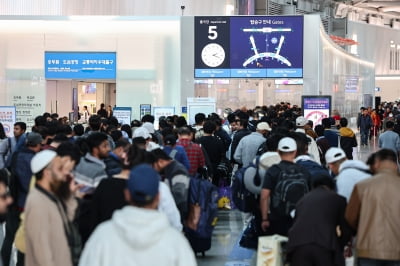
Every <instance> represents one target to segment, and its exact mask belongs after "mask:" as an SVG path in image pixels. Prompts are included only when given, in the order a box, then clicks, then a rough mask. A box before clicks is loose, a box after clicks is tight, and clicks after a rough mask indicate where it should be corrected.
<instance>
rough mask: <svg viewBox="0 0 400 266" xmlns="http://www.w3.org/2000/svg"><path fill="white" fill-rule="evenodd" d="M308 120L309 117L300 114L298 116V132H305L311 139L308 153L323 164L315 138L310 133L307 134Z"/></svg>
mask: <svg viewBox="0 0 400 266" xmlns="http://www.w3.org/2000/svg"><path fill="white" fill-rule="evenodd" d="M307 123H308V121H307V119H305V118H304V116H299V117H297V118H296V132H301V133H304V134H305V135H306V136H307V138H308V140H309V141H310V144H309V145H308V154H309V155H310V156H311V157H312V158H313V159H314V161H315V162H317V163H318V164H321V160H320V158H319V151H318V146H317V143H316V142H315V140H314V139H313V138H312V137H310V136H309V135H307V134H306V130H305V129H304V127H305V126H306V125H307Z"/></svg>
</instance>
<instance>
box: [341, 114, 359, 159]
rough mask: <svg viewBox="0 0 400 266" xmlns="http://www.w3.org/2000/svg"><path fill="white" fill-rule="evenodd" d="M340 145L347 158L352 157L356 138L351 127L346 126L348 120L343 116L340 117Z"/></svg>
mask: <svg viewBox="0 0 400 266" xmlns="http://www.w3.org/2000/svg"><path fill="white" fill-rule="evenodd" d="M339 123H340V129H339V133H340V147H341V148H342V149H343V150H344V152H345V153H346V157H347V159H350V160H352V159H353V147H357V139H356V135H355V134H354V132H353V130H351V128H348V127H347V124H348V121H347V119H346V118H345V117H342V118H340V122H339Z"/></svg>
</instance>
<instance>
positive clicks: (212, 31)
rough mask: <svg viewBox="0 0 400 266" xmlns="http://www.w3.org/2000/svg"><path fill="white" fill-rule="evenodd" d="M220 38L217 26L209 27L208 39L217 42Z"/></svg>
mask: <svg viewBox="0 0 400 266" xmlns="http://www.w3.org/2000/svg"><path fill="white" fill-rule="evenodd" d="M217 38H218V32H217V26H208V39H210V40H215V39H217Z"/></svg>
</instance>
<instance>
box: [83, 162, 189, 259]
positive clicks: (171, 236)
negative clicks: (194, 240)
mask: <svg viewBox="0 0 400 266" xmlns="http://www.w3.org/2000/svg"><path fill="white" fill-rule="evenodd" d="M159 180H160V176H159V175H158V173H157V172H156V171H155V170H154V169H153V168H152V167H151V166H149V165H145V164H141V165H138V166H136V167H134V168H133V169H132V171H131V172H130V175H129V179H128V181H127V189H126V190H125V197H126V199H127V201H128V202H129V205H128V206H126V207H124V208H123V209H121V210H118V211H115V212H114V214H113V216H112V219H111V220H109V221H107V222H104V223H102V224H100V225H99V226H98V227H97V228H96V230H95V231H94V233H93V234H92V236H91V237H90V238H89V241H88V242H87V244H86V246H85V248H84V250H83V253H82V256H81V259H80V261H79V265H81V266H92V265H93V266H108V265H166V266H167V265H176V266H192V265H197V263H196V259H195V256H194V253H193V251H192V249H191V247H190V245H189V243H188V241H187V240H186V238H185V237H184V235H183V234H182V233H180V232H179V231H178V230H176V229H174V228H173V227H172V226H171V225H170V223H169V222H168V219H167V217H166V216H165V214H163V213H161V212H159V211H157V205H158V203H159V192H158V191H159Z"/></svg>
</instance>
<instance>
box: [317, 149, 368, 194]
mask: <svg viewBox="0 0 400 266" xmlns="http://www.w3.org/2000/svg"><path fill="white" fill-rule="evenodd" d="M325 160H326V163H327V164H328V167H329V169H330V170H331V171H332V173H333V174H334V175H335V176H336V189H337V193H338V194H339V195H342V196H343V197H345V198H346V200H347V202H348V201H349V199H350V196H351V192H352V191H353V188H354V186H355V185H356V184H357V183H358V182H360V181H361V180H364V179H366V178H368V177H370V176H371V173H369V167H368V165H366V164H365V163H364V162H362V161H359V160H347V157H346V153H345V152H344V151H343V150H342V149H340V148H336V147H332V148H330V149H329V150H328V151H327V152H326V154H325Z"/></svg>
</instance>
